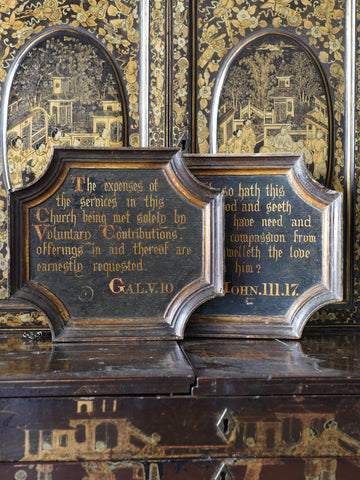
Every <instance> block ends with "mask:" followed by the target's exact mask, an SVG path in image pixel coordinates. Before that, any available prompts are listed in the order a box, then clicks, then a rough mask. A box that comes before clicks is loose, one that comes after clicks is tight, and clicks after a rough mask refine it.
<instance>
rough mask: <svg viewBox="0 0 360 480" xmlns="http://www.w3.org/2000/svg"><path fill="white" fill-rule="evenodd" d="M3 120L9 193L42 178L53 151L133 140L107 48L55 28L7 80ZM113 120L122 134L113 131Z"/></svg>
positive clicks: (26, 54)
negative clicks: (113, 133)
mask: <svg viewBox="0 0 360 480" xmlns="http://www.w3.org/2000/svg"><path fill="white" fill-rule="evenodd" d="M1 115H2V125H3V135H2V153H3V158H4V164H5V168H4V174H5V179H6V183H7V187H8V188H11V187H19V186H23V185H25V184H28V183H30V182H32V181H33V180H34V179H36V178H37V177H38V176H39V175H40V174H41V173H42V172H43V171H44V169H45V167H46V165H47V163H48V160H49V158H50V155H51V150H52V147H53V146H73V147H76V146H80V147H91V146H108V147H121V146H127V143H128V141H127V137H128V133H127V109H126V105H125V100H124V91H123V87H122V81H121V77H120V73H119V71H118V70H117V67H116V66H115V63H114V62H113V60H112V58H111V56H110V54H109V53H108V52H106V51H105V49H104V47H103V46H102V45H101V44H100V43H98V41H97V40H95V39H94V38H93V37H92V36H90V35H89V34H88V33H86V32H82V31H81V30H79V29H77V30H76V31H75V30H74V29H71V28H66V29H65V28H64V27H62V28H60V27H59V28H55V29H51V30H50V31H48V32H46V33H43V34H42V35H40V36H38V37H37V38H36V39H34V40H33V41H32V42H31V43H30V44H28V45H27V46H26V47H25V48H24V49H23V50H22V51H21V52H20V54H19V55H18V58H17V60H16V61H15V62H14V64H13V67H12V68H11V70H10V72H9V75H8V80H7V84H6V88H5V92H4V98H3V105H2V114H1ZM114 122H116V124H117V125H118V130H117V135H116V136H114V135H111V134H110V133H111V125H112V124H113V123H114ZM100 126H101V128H100Z"/></svg>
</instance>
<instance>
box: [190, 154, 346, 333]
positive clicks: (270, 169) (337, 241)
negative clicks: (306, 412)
mask: <svg viewBox="0 0 360 480" xmlns="http://www.w3.org/2000/svg"><path fill="white" fill-rule="evenodd" d="M186 160H187V164H188V166H189V168H190V170H191V171H192V173H193V174H194V175H195V176H197V177H198V178H199V179H200V180H201V179H202V177H204V176H207V179H208V178H213V177H215V176H219V175H220V176H223V177H224V178H225V179H228V178H231V177H232V176H235V177H236V176H239V178H241V177H242V176H248V175H253V176H257V175H259V176H269V179H271V178H276V176H284V177H285V178H286V179H287V181H288V183H289V185H290V186H291V188H292V189H293V190H294V191H295V192H296V193H297V194H298V196H299V197H301V199H302V200H303V201H304V203H306V204H308V205H311V207H314V209H316V210H317V211H319V212H321V214H320V215H321V222H322V225H321V229H322V259H321V281H320V282H319V283H317V284H314V285H312V287H311V288H309V289H308V290H307V291H305V292H304V293H303V294H301V296H300V297H298V298H297V299H296V301H294V302H293V303H292V304H291V306H290V307H289V309H288V311H287V312H286V314H285V315H282V314H279V313H277V312H276V311H272V312H269V314H267V315H264V314H259V315H256V314H252V315H249V314H247V313H246V311H244V310H241V309H240V308H239V305H238V310H237V311H236V312H234V314H233V315H229V314H228V313H227V314H221V313H214V314H212V313H209V312H206V313H204V314H202V313H201V311H200V313H199V312H195V313H194V314H193V316H192V317H191V320H190V322H189V324H188V328H187V333H188V334H189V336H217V337H259V338H264V337H265V338H266V337H268V338H279V337H283V338H300V337H301V334H302V331H303V328H304V326H305V324H306V321H307V320H308V319H309V317H310V316H311V314H312V313H314V312H315V311H317V310H318V309H319V308H321V307H323V306H325V305H327V304H329V303H334V302H339V301H341V300H342V295H343V277H342V262H343V253H342V235H343V232H342V223H343V218H342V193H341V192H336V191H333V190H329V189H327V188H325V187H323V186H321V185H320V184H319V183H318V182H316V181H315V180H314V179H313V177H312V176H311V175H310V173H309V171H308V170H307V168H306V165H305V162H304V159H303V156H302V155H299V154H282V155H281V154H280V155H279V154H271V155H265V154H258V155H252V156H247V155H229V154H228V155H225V154H223V155H221V154H211V155H186ZM226 221H227V220H225V225H226ZM225 242H226V241H225ZM274 268H275V264H274ZM294 276H295V273H294ZM225 284H226V276H225ZM253 298H254V297H253ZM278 298H281V297H278ZM222 300H223V303H222V305H224V306H225V305H226V303H225V302H226V289H225V297H224V299H222ZM209 305H211V302H210V303H209ZM245 308H246V307H245Z"/></svg>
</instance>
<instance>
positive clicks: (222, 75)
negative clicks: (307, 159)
mask: <svg viewBox="0 0 360 480" xmlns="http://www.w3.org/2000/svg"><path fill="white" fill-rule="evenodd" d="M268 35H278V36H279V37H281V36H282V37H285V38H289V39H290V40H291V41H293V42H294V43H297V44H298V45H299V47H300V48H301V49H302V50H304V51H306V53H308V54H309V56H310V57H311V59H312V60H313V62H314V65H316V67H317V69H318V72H319V74H320V76H321V79H322V81H323V85H324V90H325V94H326V103H327V107H328V115H329V145H328V173H327V178H326V185H328V184H329V183H330V177H331V172H332V168H333V150H334V148H333V144H334V118H333V108H332V99H331V94H330V89H329V82H328V80H327V78H326V75H325V72H324V69H323V67H322V66H321V64H320V63H319V60H318V59H317V57H316V55H315V54H314V52H312V50H311V49H310V48H309V47H308V46H307V45H305V44H304V43H303V42H302V41H301V40H299V39H298V38H297V37H296V36H294V35H291V34H289V33H288V32H284V31H282V30H278V29H266V30H264V31H262V32H261V33H260V34H259V33H256V34H254V35H251V36H249V37H248V38H246V39H245V40H243V41H242V42H239V43H238V44H237V45H235V47H233V49H232V50H231V51H230V52H229V54H228V55H227V56H226V57H225V59H224V62H223V64H222V66H221V68H220V70H219V74H218V76H217V79H216V83H215V88H214V94H213V99H212V104H211V110H210V153H217V128H218V111H219V105H220V97H221V92H222V90H223V87H224V84H225V80H226V77H227V74H228V72H229V69H230V67H231V66H232V64H233V62H234V61H235V60H236V58H237V57H238V55H239V54H240V53H241V52H242V51H243V50H244V49H245V48H246V47H247V46H249V45H251V44H252V43H253V42H254V41H256V40H258V39H260V38H266V37H267V36H268Z"/></svg>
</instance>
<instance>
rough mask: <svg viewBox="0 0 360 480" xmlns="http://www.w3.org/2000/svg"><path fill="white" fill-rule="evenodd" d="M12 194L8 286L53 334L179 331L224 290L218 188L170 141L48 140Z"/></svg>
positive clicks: (87, 336)
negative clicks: (31, 172)
mask: <svg viewBox="0 0 360 480" xmlns="http://www.w3.org/2000/svg"><path fill="white" fill-rule="evenodd" d="M9 197H10V198H9V205H10V207H9V222H10V225H9V231H10V282H9V284H10V294H11V297H12V298H17V299H21V300H23V301H26V302H29V303H30V304H32V305H35V306H36V307H38V308H39V309H40V310H41V311H42V312H43V313H44V314H45V315H46V316H47V318H48V320H49V323H50V326H51V330H52V334H53V339H54V340H55V341H60V342H65V341H89V340H90V341H91V340H94V341H97V340H116V339H118V338H132V337H137V338H139V337H140V338H145V339H164V338H169V339H171V338H181V337H182V336H183V331H184V328H185V324H186V322H187V319H188V317H189V315H190V314H191V312H192V311H193V310H194V309H195V308H196V307H197V306H198V305H200V304H201V303H202V302H204V301H205V300H207V299H209V298H212V297H214V296H216V295H219V294H222V293H223V236H224V232H223V229H224V215H223V212H224V202H223V194H222V193H221V192H220V191H219V190H215V189H212V188H209V187H208V186H205V185H203V184H201V183H200V182H198V181H197V180H196V179H195V178H194V177H193V176H192V175H191V174H190V173H189V171H188V170H187V169H186V167H185V164H184V162H183V159H182V155H181V153H180V152H179V151H178V150H175V149H159V150H149V149H125V148H123V149H116V150H111V149H106V148H99V149H73V148H62V149H55V150H54V154H53V157H52V159H51V162H50V164H49V166H48V168H47V170H46V171H45V173H44V175H43V176H42V177H40V178H39V180H37V181H36V182H34V183H32V184H31V185H29V186H28V187H24V188H20V189H17V190H14V191H11V192H10V193H9Z"/></svg>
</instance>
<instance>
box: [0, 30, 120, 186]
mask: <svg viewBox="0 0 360 480" xmlns="http://www.w3.org/2000/svg"><path fill="white" fill-rule="evenodd" d="M62 35H69V36H71V37H74V38H78V39H82V40H85V41H87V42H88V43H92V44H93V45H94V48H95V49H97V50H98V51H100V52H101V54H102V55H103V56H104V58H105V59H106V61H107V62H108V63H109V65H110V66H111V68H112V71H113V73H114V76H115V78H116V81H117V84H118V87H119V92H120V95H121V103H122V109H123V122H124V124H123V125H124V146H128V143H129V140H128V138H129V133H128V107H127V102H126V96H125V89H124V82H123V80H122V75H121V72H120V70H119V68H118V66H117V62H116V61H115V59H114V58H113V56H112V55H111V54H110V52H108V50H107V49H106V48H105V47H104V45H103V44H102V43H101V42H100V41H99V40H98V39H96V38H95V37H94V36H93V35H91V34H90V33H89V32H87V31H86V30H83V29H81V28H73V27H71V26H67V25H66V26H65V25H59V26H57V27H52V28H49V29H46V30H44V31H43V32H41V34H39V35H37V36H36V37H34V38H33V39H32V40H31V41H30V42H28V43H27V44H26V45H25V47H24V48H23V49H22V50H21V51H20V52H19V53H18V55H17V56H16V58H15V59H14V61H13V63H12V65H11V67H10V69H9V72H8V75H7V78H6V81H5V84H4V90H3V96H2V103H1V116H0V128H1V156H2V164H3V176H4V183H5V188H6V189H7V190H11V189H12V182H11V178H10V172H9V164H8V152H7V130H8V128H7V127H8V109H9V98H10V94H11V88H12V85H13V81H14V78H15V75H16V72H17V70H18V68H19V66H20V64H21V62H22V61H23V60H24V59H25V58H26V56H27V55H28V53H29V52H30V51H31V50H32V49H33V48H35V47H36V46H38V45H40V44H41V43H42V42H44V41H45V40H47V39H49V38H52V37H61V36H62Z"/></svg>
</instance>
